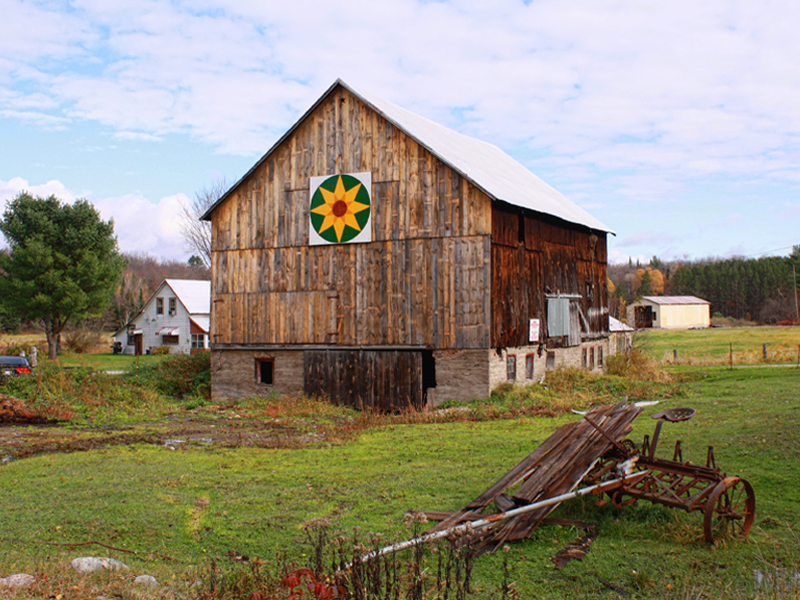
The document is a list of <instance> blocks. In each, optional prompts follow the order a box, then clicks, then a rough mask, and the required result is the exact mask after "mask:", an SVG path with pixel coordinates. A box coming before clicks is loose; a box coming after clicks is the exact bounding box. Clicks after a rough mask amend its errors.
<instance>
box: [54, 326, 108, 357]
mask: <svg viewBox="0 0 800 600" xmlns="http://www.w3.org/2000/svg"><path fill="white" fill-rule="evenodd" d="M105 341H106V340H105V336H104V335H103V334H102V333H101V332H99V331H92V330H91V329H86V328H85V327H81V328H79V329H73V330H72V331H69V332H67V333H65V334H64V341H63V344H64V349H65V350H66V351H67V352H69V353H71V354H86V353H88V352H91V351H92V350H94V349H95V348H97V347H98V346H105V345H106V344H105Z"/></svg>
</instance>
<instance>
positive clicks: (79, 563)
mask: <svg viewBox="0 0 800 600" xmlns="http://www.w3.org/2000/svg"><path fill="white" fill-rule="evenodd" d="M69 568H70V569H75V570H76V571H78V573H94V572H95V571H102V570H107V571H118V570H120V569H128V568H129V567H128V565H126V564H125V563H121V562H119V561H118V560H114V559H113V558H105V557H99V556H81V557H80V558H75V559H73V560H72V562H71V563H69Z"/></svg>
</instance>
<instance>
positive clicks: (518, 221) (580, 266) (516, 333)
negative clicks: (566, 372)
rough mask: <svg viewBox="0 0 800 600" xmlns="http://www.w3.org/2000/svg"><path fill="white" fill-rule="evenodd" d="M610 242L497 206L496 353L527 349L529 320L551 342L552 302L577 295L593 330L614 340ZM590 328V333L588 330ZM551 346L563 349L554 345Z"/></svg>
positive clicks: (494, 238)
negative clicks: (609, 282) (556, 297)
mask: <svg viewBox="0 0 800 600" xmlns="http://www.w3.org/2000/svg"><path fill="white" fill-rule="evenodd" d="M606 287H607V279H606V236H605V234H604V233H602V232H591V231H589V230H588V229H584V228H579V227H575V226H570V225H569V224H567V223H564V222H562V221H559V220H557V219H553V218H550V217H547V216H544V215H539V214H536V213H533V212H531V211H525V210H523V209H520V208H516V207H512V206H509V205H506V204H503V203H495V205H494V208H493V211H492V292H491V297H492V333H491V338H492V347H496V348H506V347H515V346H524V345H526V344H528V343H529V341H528V322H529V319H540V321H541V327H540V332H541V333H540V335H541V338H540V341H544V340H545V338H546V336H547V296H548V295H549V294H575V295H580V296H582V300H581V301H579V302H578V305H579V306H580V309H581V311H582V313H583V316H584V317H585V319H586V323H584V324H583V325H582V327H583V329H584V330H585V329H588V332H585V336H586V337H588V338H591V337H593V336H601V335H607V334H608V305H607V294H606ZM587 325H588V327H587ZM549 345H550V346H553V345H558V343H554V341H551V342H549Z"/></svg>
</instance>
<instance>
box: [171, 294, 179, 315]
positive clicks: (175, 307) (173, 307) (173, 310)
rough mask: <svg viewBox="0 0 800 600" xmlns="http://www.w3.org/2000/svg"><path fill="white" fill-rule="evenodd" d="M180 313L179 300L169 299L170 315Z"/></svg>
mask: <svg viewBox="0 0 800 600" xmlns="http://www.w3.org/2000/svg"><path fill="white" fill-rule="evenodd" d="M177 314H178V300H177V299H176V298H170V299H169V316H170V317H174V316H175V315H177Z"/></svg>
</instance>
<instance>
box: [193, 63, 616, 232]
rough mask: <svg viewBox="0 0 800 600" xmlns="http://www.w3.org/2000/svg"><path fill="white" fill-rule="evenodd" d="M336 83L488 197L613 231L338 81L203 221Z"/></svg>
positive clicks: (478, 145)
mask: <svg viewBox="0 0 800 600" xmlns="http://www.w3.org/2000/svg"><path fill="white" fill-rule="evenodd" d="M338 85H341V86H342V87H344V88H345V89H347V90H349V91H350V92H351V93H353V94H355V95H356V96H358V97H359V98H360V99H361V100H362V101H363V102H365V103H366V104H367V105H368V106H370V107H372V108H373V109H374V110H376V111H377V112H378V113H379V114H381V115H382V116H383V117H384V118H386V119H387V120H388V121H389V122H391V123H393V124H394V125H395V126H397V127H399V128H400V129H402V130H403V131H405V132H406V133H407V134H408V135H410V136H411V137H412V138H414V139H415V140H417V142H419V143H420V144H422V145H423V146H424V147H425V148H427V149H428V150H429V151H430V152H431V153H432V154H434V155H435V156H437V157H438V158H439V159H441V160H442V161H443V162H445V163H446V164H448V165H449V166H450V167H452V168H453V169H455V170H456V171H458V172H459V173H460V174H461V175H462V176H463V177H464V178H466V179H467V180H469V181H471V182H472V183H473V184H474V185H476V186H477V187H478V188H480V189H481V190H483V191H484V192H485V193H486V194H487V195H488V196H489V197H491V198H493V199H495V200H500V201H503V202H507V203H509V204H512V205H514V206H519V207H522V208H527V209H530V210H533V211H536V212H539V213H544V214H547V215H552V216H554V217H558V218H559V219H562V220H564V221H567V222H569V223H575V224H577V225H584V226H586V227H589V228H590V229H596V230H598V231H605V232H608V233H612V234H613V233H614V232H613V231H612V230H611V229H609V228H608V227H606V226H605V225H604V224H603V223H601V222H600V221H599V220H597V219H596V218H594V217H593V216H592V215H590V214H589V213H588V212H586V211H585V210H583V209H582V208H581V207H580V206H578V205H577V204H575V203H574V202H572V201H571V200H569V199H568V198H567V197H566V196H564V195H563V194H561V193H560V192H557V191H556V190H555V189H553V188H552V187H550V186H549V185H547V184H546V183H545V182H544V181H542V180H541V179H539V178H538V177H537V176H536V175H534V174H533V173H531V172H530V171H529V170H528V169H526V168H525V167H523V166H522V165H521V164H520V163H518V162H517V161H516V160H514V159H513V158H511V157H510V156H509V155H508V154H506V153H505V152H503V151H502V150H500V148H498V147H497V146H495V145H494V144H490V143H488V142H482V141H480V140H476V139H475V138H471V137H469V136H466V135H463V134H461V133H458V132H456V131H453V130H452V129H448V128H447V127H444V126H443V125H439V124H438V123H434V122H433V121H430V120H429V119H426V118H425V117H421V116H419V115H416V114H414V113H412V112H410V111H408V110H406V109H404V108H400V107H399V106H397V105H395V104H392V103H391V102H387V101H386V100H383V99H381V98H378V97H377V96H373V95H372V94H369V93H367V92H363V91H360V90H358V89H356V88H354V87H352V86H350V85H348V84H347V83H345V82H344V81H342V80H341V79H337V80H336V82H335V83H334V84H333V85H332V86H331V87H330V88H329V89H328V91H326V92H325V93H324V94H323V95H322V97H320V99H319V100H317V102H316V103H315V104H314V106H312V107H311V108H310V109H309V110H308V111H306V113H305V114H304V115H303V116H302V117H301V118H300V119H299V120H298V121H297V123H295V124H294V125H293V126H292V127H291V129H289V131H287V132H286V133H285V134H284V135H283V136H282V137H281V138H280V139H279V140H278V141H277V142H276V143H275V145H274V146H273V147H272V148H270V150H269V151H267V153H266V154H265V155H264V156H263V157H262V158H261V159H260V160H259V161H258V162H257V163H256V164H255V165H253V167H252V168H251V169H250V170H249V171H248V172H247V173H245V175H244V176H243V177H242V178H241V179H240V180H239V181H238V182H236V183H235V184H234V185H233V186H232V187H231V188H230V189H229V190H228V191H227V192H225V194H223V195H222V197H221V198H220V199H219V200H217V201H216V202H215V203H214V204H213V205H212V206H210V207H209V208H208V210H207V211H206V212H205V214H204V215H203V216H201V217H200V218H201V219H202V220H209V219H210V216H211V213H212V212H213V211H214V210H215V209H216V207H217V206H218V205H219V204H221V203H222V202H224V201H225V199H226V198H227V197H228V195H229V194H230V193H231V192H233V190H235V189H236V188H237V187H239V185H240V184H241V183H242V182H243V181H244V180H245V179H247V178H248V176H249V175H250V174H251V173H252V172H253V171H255V170H256V169H257V168H258V167H259V165H261V164H262V163H263V162H264V161H265V160H266V159H267V157H269V156H270V155H271V154H272V152H273V151H274V150H275V149H276V148H278V147H279V146H280V145H281V144H282V143H283V141H284V140H286V139H287V138H288V137H289V136H290V135H291V134H292V132H293V131H294V130H295V129H296V128H297V127H298V125H299V124H300V123H302V122H303V121H304V120H305V118H306V117H307V116H308V115H309V114H311V112H312V111H313V110H314V109H315V108H316V107H317V106H319V104H320V103H321V102H322V101H323V100H324V99H325V98H327V97H328V95H329V94H330V93H331V92H332V91H333V90H334V89H335V88H336V87H337V86H338Z"/></svg>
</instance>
